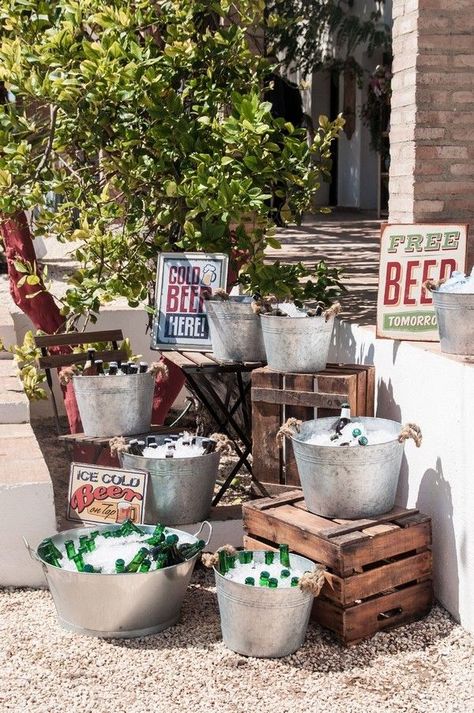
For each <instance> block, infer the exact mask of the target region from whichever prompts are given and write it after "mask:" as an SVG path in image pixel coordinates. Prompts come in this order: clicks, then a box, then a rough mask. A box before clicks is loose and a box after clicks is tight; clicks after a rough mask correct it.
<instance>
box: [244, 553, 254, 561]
mask: <svg viewBox="0 0 474 713" xmlns="http://www.w3.org/2000/svg"><path fill="white" fill-rule="evenodd" d="M245 554H246V558H245V564H250V563H251V561H252V560H253V552H252V551H251V550H247V552H246V553H245Z"/></svg>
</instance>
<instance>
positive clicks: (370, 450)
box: [279, 417, 422, 519]
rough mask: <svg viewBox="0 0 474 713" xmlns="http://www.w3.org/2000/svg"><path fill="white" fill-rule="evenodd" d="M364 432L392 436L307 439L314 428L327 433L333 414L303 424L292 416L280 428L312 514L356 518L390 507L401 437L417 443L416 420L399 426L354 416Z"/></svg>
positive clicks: (399, 463) (378, 512)
mask: <svg viewBox="0 0 474 713" xmlns="http://www.w3.org/2000/svg"><path fill="white" fill-rule="evenodd" d="M357 421H358V422H361V423H362V424H363V426H364V428H365V430H366V432H367V435H368V437H369V443H370V432H371V431H375V430H377V431H380V430H382V429H383V430H386V431H387V432H389V433H390V434H392V437H391V439H390V440H388V441H387V442H385V443H376V444H373V445H367V446H357V447H354V448H351V447H349V446H346V447H341V446H328V445H319V444H314V443H307V441H308V439H309V438H311V437H312V436H315V435H317V434H319V433H328V432H330V431H331V429H332V427H333V426H334V417H329V418H318V419H315V420H313V421H304V422H303V423H301V422H298V421H296V419H291V423H290V422H287V424H285V426H283V427H282V428H281V429H280V433H279V435H280V434H283V435H285V436H288V437H289V438H290V439H291V442H292V445H293V451H294V454H295V459H296V466H297V468H298V474H299V477H300V480H301V486H302V488H303V494H304V499H305V503H306V507H307V508H308V510H309V511H310V512H312V513H314V514H315V515H322V516H323V517H332V518H347V519H358V518H367V517H374V516H376V515H381V514H383V513H385V512H389V511H390V510H392V509H393V507H394V504H395V496H396V493H397V485H398V478H399V475H400V467H401V462H402V457H403V449H404V442H405V440H407V439H408V438H413V440H414V441H415V443H416V445H417V447H418V446H420V445H421V438H422V436H421V431H420V429H419V427H418V426H416V425H415V424H411V423H410V424H407V425H406V426H403V427H402V424H401V423H398V421H390V420H388V419H385V418H369V417H357Z"/></svg>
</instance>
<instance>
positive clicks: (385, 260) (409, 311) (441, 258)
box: [377, 224, 467, 341]
mask: <svg viewBox="0 0 474 713" xmlns="http://www.w3.org/2000/svg"><path fill="white" fill-rule="evenodd" d="M466 250H467V225H457V224H452V225H451V224H446V225H443V224H437V225H433V224H419V225H416V224H415V225H385V226H383V227H382V235H381V239H380V270H379V288H378V297H377V336H378V337H388V338H391V339H406V340H414V341H438V340H439V335H438V325H437V320H436V313H435V310H434V307H433V301H432V298H431V295H430V293H429V292H428V291H427V290H425V289H424V287H423V283H424V282H425V281H426V280H428V279H432V280H438V279H443V278H447V277H449V276H450V275H451V273H452V272H454V271H455V270H462V271H464V270H465V264H466Z"/></svg>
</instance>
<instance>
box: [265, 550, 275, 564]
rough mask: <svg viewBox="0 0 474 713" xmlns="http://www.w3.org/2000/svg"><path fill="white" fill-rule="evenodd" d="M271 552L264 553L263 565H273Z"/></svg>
mask: <svg viewBox="0 0 474 713" xmlns="http://www.w3.org/2000/svg"><path fill="white" fill-rule="evenodd" d="M273 556H274V553H273V552H265V564H273Z"/></svg>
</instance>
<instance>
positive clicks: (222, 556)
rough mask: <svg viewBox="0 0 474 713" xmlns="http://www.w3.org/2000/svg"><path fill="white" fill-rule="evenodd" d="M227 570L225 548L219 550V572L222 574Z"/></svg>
mask: <svg viewBox="0 0 474 713" xmlns="http://www.w3.org/2000/svg"><path fill="white" fill-rule="evenodd" d="M228 571H229V568H228V566H227V552H226V551H225V550H219V572H220V573H221V574H222V575H226V574H227V572H228Z"/></svg>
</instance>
